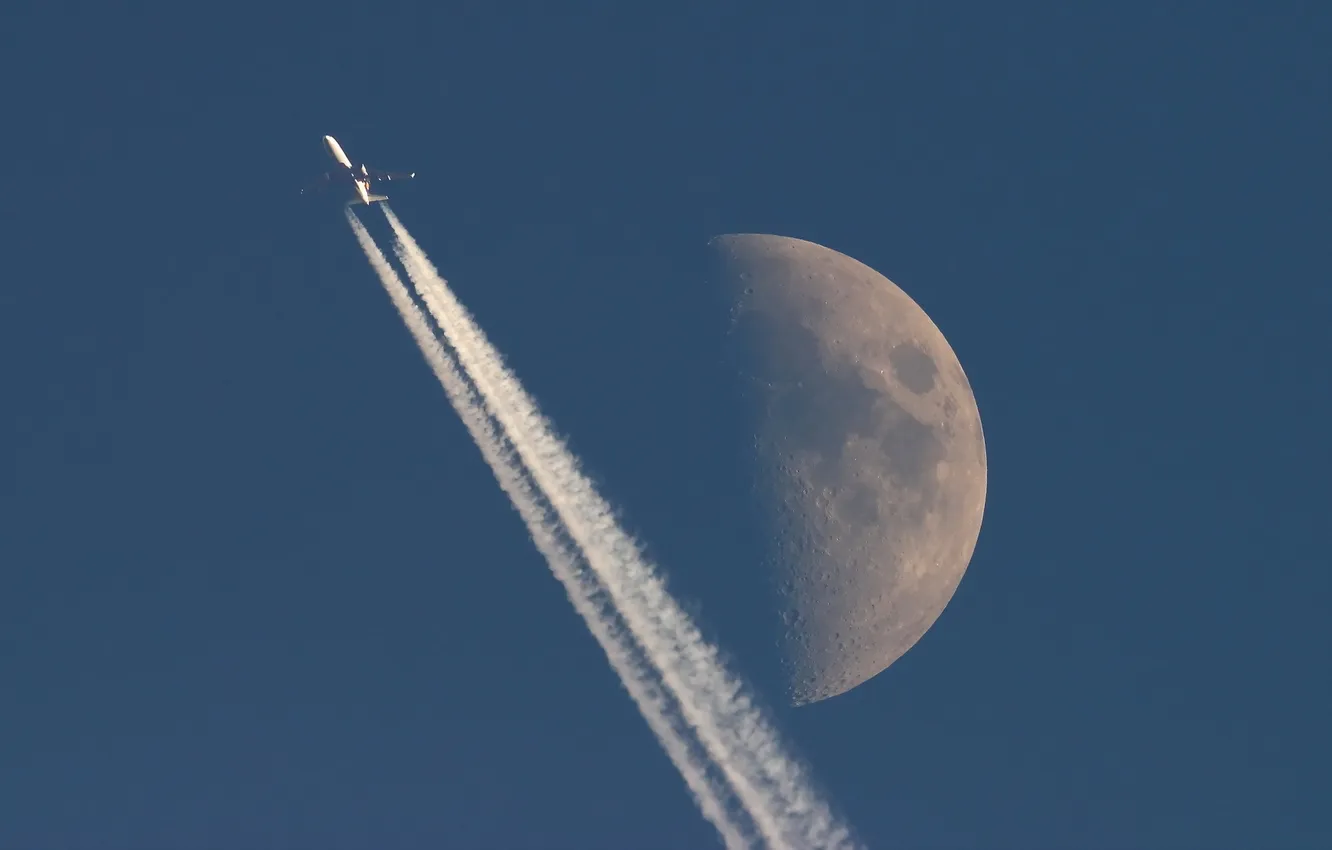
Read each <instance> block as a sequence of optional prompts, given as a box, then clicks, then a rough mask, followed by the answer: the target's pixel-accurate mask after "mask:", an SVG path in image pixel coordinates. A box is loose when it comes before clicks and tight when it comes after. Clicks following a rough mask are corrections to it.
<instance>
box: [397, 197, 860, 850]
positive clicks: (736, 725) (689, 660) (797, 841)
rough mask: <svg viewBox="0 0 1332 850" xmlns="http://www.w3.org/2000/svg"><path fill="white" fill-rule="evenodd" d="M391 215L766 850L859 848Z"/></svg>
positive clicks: (507, 424) (432, 305) (444, 325)
mask: <svg viewBox="0 0 1332 850" xmlns="http://www.w3.org/2000/svg"><path fill="white" fill-rule="evenodd" d="M384 214H385V215H386V216H387V217H388V220H389V224H390V225H391V226H392V227H393V230H394V233H395V234H396V236H397V244H396V246H395V247H396V250H397V253H398V256H399V259H401V260H402V262H403V265H404V267H405V268H406V269H407V274H408V276H409V277H410V278H411V279H412V282H413V283H414V284H415V285H416V289H417V292H418V293H419V294H420V295H421V298H422V300H424V301H425V303H426V306H427V308H428V309H429V310H430V313H431V315H433V316H434V318H435V320H436V321H437V322H438V323H439V325H440V328H441V329H442V330H443V331H444V334H445V337H446V338H447V339H448V341H449V343H450V344H451V345H452V346H453V349H454V351H455V353H456V354H457V357H458V361H459V363H460V364H461V366H462V368H463V370H464V371H465V372H466V374H467V376H468V377H469V378H470V379H471V380H472V383H473V384H474V385H475V387H476V389H477V391H478V392H479V393H480V395H481V396H482V397H483V398H484V399H485V402H486V405H487V407H488V408H489V410H490V412H491V414H492V415H493V416H494V417H495V418H496V419H497V420H498V421H499V423H500V425H501V426H502V427H503V429H504V432H505V435H506V436H507V437H508V439H509V442H510V443H511V444H512V446H513V448H514V450H515V451H516V452H517V453H518V455H519V456H520V457H521V458H522V461H523V463H524V465H525V467H526V469H527V471H528V473H529V474H530V475H531V477H532V480H533V481H534V482H535V483H536V485H537V486H538V487H539V488H540V490H541V491H542V493H543V494H544V495H545V497H546V499H547V501H548V503H549V505H550V507H551V508H552V509H554V511H555V512H556V513H557V514H558V516H559V518H560V520H561V521H562V523H563V525H564V527H565V529H566V530H567V531H568V533H569V535H570V536H571V537H572V538H573V540H574V542H575V543H576V544H577V546H578V548H579V549H580V551H581V554H582V555H583V557H584V558H585V559H586V561H587V563H588V564H589V565H590V566H591V567H592V569H593V571H594V572H595V573H596V575H597V578H598V579H599V581H600V583H601V585H602V587H603V588H604V589H605V590H606V591H607V593H608V594H609V595H610V597H611V599H612V601H613V603H614V605H615V610H616V612H617V613H618V614H619V616H620V617H621V618H622V619H623V622H624V624H625V625H626V626H627V627H628V628H629V630H630V632H632V634H633V637H634V639H635V640H636V641H637V644H638V646H639V647H640V648H641V649H642V651H643V652H644V654H645V655H646V656H647V657H648V659H649V660H650V661H651V662H652V663H653V664H654V665H655V666H656V668H657V670H658V671H659V673H660V675H661V680H662V684H663V685H664V686H665V687H666V688H667V690H669V691H670V693H671V694H672V695H673V696H674V698H675V701H676V703H677V704H678V706H679V708H680V711H681V713H682V714H683V715H684V718H685V720H686V721H687V722H688V723H689V725H690V726H691V727H692V728H693V730H694V731H695V733H696V735H697V736H698V741H699V742H700V743H701V744H702V745H703V746H704V747H705V748H706V749H707V750H708V752H709V754H710V755H711V756H712V760H713V762H714V764H715V765H716V766H717V767H718V768H719V769H720V770H721V771H722V773H723V774H724V775H725V777H726V779H727V781H728V783H729V784H730V786H731V788H732V790H733V791H734V792H735V794H736V796H737V797H738V798H739V799H740V801H741V803H742V804H743V805H744V807H745V810H746V812H747V813H748V814H749V816H750V817H751V818H752V819H753V821H754V824H755V826H756V827H757V829H758V831H759V832H760V833H761V834H762V836H763V838H764V839H765V840H766V842H767V844H768V845H769V846H770V847H773V848H847V850H849V848H853V847H855V846H856V845H855V842H854V841H853V839H852V838H851V836H850V832H849V830H848V829H847V828H846V827H844V826H843V825H841V824H840V823H839V822H838V821H837V819H836V818H835V817H834V816H833V814H832V812H831V811H830V809H829V807H828V805H827V804H826V803H825V802H823V801H822V800H821V799H819V797H818V794H817V793H816V792H815V790H814V788H813V785H812V783H811V782H810V780H809V779H808V778H807V777H806V776H805V774H804V770H803V769H802V767H801V766H800V764H799V763H798V762H796V761H795V759H793V758H792V757H791V756H789V755H788V754H787V753H786V752H785V751H784V749H783V747H782V746H781V743H780V740H779V738H778V735H777V733H776V730H774V729H773V728H772V727H771V726H770V725H769V724H768V722H767V721H766V719H765V718H764V717H763V715H762V713H761V711H760V710H759V709H758V707H757V706H756V705H754V703H753V701H752V700H751V698H750V697H749V695H748V694H747V693H746V691H745V688H744V686H743V685H742V683H741V682H740V681H739V680H738V679H737V678H736V677H735V676H733V675H732V674H731V673H730V672H729V671H728V670H727V669H726V667H725V665H724V664H723V662H722V660H721V658H720V657H719V654H718V651H717V649H716V648H715V647H713V646H712V645H711V644H709V643H708V642H707V641H706V640H705V639H704V638H703V636H702V635H701V634H700V633H699V631H698V629H697V627H696V626H695V625H694V624H693V622H692V621H691V620H690V619H689V617H688V615H687V614H686V613H685V612H684V610H683V609H681V608H680V606H679V605H678V604H677V603H676V602H675V600H674V599H673V598H672V597H671V596H670V594H669V593H668V592H667V590H666V587H665V584H664V582H663V581H662V579H661V578H660V576H659V575H658V574H657V570H656V568H655V567H654V566H653V565H652V564H651V563H649V562H648V561H647V559H646V558H645V557H644V556H643V555H642V553H641V552H640V551H639V548H638V545H637V544H636V543H635V542H634V541H633V540H632V539H631V538H630V537H629V535H628V534H627V533H625V532H624V531H623V530H622V529H621V528H620V527H619V525H618V524H617V523H616V521H615V517H614V512H613V511H612V510H611V508H610V506H609V505H608V504H606V502H605V501H604V500H603V499H602V498H601V496H600V495H599V494H598V493H597V492H596V490H595V488H594V487H593V485H592V483H591V482H590V481H589V480H588V479H587V477H586V476H585V475H583V473H582V472H581V471H580V470H579V468H578V464H577V461H576V460H575V458H574V456H573V454H572V453H571V452H570V451H569V450H568V449H567V448H566V447H565V446H564V444H563V442H562V441H561V440H560V439H559V438H558V437H557V436H556V435H555V434H554V432H553V429H552V428H551V426H550V425H549V423H548V422H547V421H546V420H545V419H544V417H543V416H542V415H541V413H540V412H539V410H538V409H537V406H536V404H535V402H533V401H532V399H531V398H530V397H529V396H528V395H527V393H526V391H525V390H524V389H523V387H522V385H521V384H520V383H519V382H518V379H517V378H516V377H515V376H514V375H513V373H512V372H510V371H509V369H508V368H507V367H506V366H505V365H504V362H503V359H502V358H501V356H500V355H499V353H498V352H497V351H496V350H495V349H494V347H493V346H491V345H490V343H489V341H488V340H487V339H486V338H485V335H484V333H483V332H482V331H481V329H480V328H479V327H478V326H477V325H476V323H475V322H474V321H473V320H472V318H471V316H470V315H469V314H468V312H467V310H466V309H465V308H464V307H463V306H462V305H461V304H460V303H459V302H458V300H457V298H455V297H454V295H453V293H452V292H451V291H450V289H449V288H448V285H447V284H446V283H445V281H444V279H443V278H442V277H441V276H440V275H439V273H438V271H436V270H435V268H434V267H433V266H432V265H431V264H430V261H429V259H428V258H427V257H426V255H425V253H424V252H423V251H422V250H421V248H420V247H419V246H418V245H417V244H416V242H415V240H413V239H412V237H411V234H410V233H408V232H407V230H406V228H404V227H403V226H402V223H401V222H400V221H398V219H397V217H396V216H394V215H393V212H392V211H391V210H390V209H388V207H387V206H384Z"/></svg>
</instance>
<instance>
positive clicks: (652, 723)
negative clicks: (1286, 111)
mask: <svg viewBox="0 0 1332 850" xmlns="http://www.w3.org/2000/svg"><path fill="white" fill-rule="evenodd" d="M347 222H348V223H349V224H350V225H351V228H352V231H353V232H354V233H355V234H356V240H357V241H358V242H360V244H361V249H362V250H363V251H365V256H366V259H368V260H369V261H370V265H371V267H373V268H374V270H375V273H376V274H377V275H378V276H379V280H380V282H381V283H382V284H383V286H384V290H385V291H386V292H387V293H388V296H389V299H390V300H391V301H392V302H393V306H395V307H396V308H397V309H398V313H399V314H400V315H401V316H402V320H403V323H404V324H406V325H407V328H408V329H409V330H410V331H411V334H412V336H413V337H414V338H415V340H416V344H417V345H418V346H419V347H420V349H421V353H422V355H424V356H425V359H426V362H427V363H429V365H430V368H431V369H432V370H433V371H434V373H435V377H436V378H438V379H439V382H440V384H441V385H443V387H444V391H445V393H446V394H447V395H448V397H449V401H450V402H452V404H453V407H454V409H455V410H456V411H457V412H458V415H459V417H460V418H461V419H462V421H463V424H464V425H465V426H466V427H467V430H468V431H469V432H470V433H471V435H472V439H473V440H475V441H476V444H477V447H478V448H480V450H481V454H482V456H483V457H484V458H485V460H486V463H487V464H489V465H490V468H491V470H492V471H493V472H494V474H495V478H496V480H498V481H499V484H500V487H501V488H502V489H503V490H504V492H505V493H506V494H507V495H508V496H509V499H510V500H511V501H512V502H513V504H514V507H515V509H516V510H517V511H518V514H519V515H520V516H521V517H522V519H523V522H524V523H525V524H526V525H527V528H528V531H529V533H531V535H532V540H533V541H534V542H535V543H536V546H537V549H538V550H539V551H540V552H541V554H542V555H544V556H545V558H546V561H547V562H548V563H549V564H550V568H551V572H553V573H554V574H555V577H556V578H557V579H559V581H560V583H561V584H563V585H564V587H565V590H566V591H567V592H568V595H569V599H570V600H571V601H572V602H573V605H574V608H575V609H577V611H578V613H579V614H581V615H582V617H583V619H584V620H585V621H586V622H587V625H588V628H589V629H590V630H591V632H592V634H593V636H594V637H595V638H596V639H597V642H598V643H600V644H601V647H602V649H603V651H605V653H606V656H607V657H608V658H609V659H610V663H611V667H612V668H614V670H615V672H616V673H618V674H619V676H620V680H621V681H622V682H623V683H624V687H625V690H627V691H628V692H629V695H630V696H631V697H632V698H633V700H634V702H635V703H636V704H637V705H638V708H639V711H640V712H641V713H642V715H643V717H644V718H645V719H646V720H647V723H648V726H649V727H650V728H651V729H652V731H653V732H654V733H655V734H656V736H657V739H658V740H659V741H660V742H661V745H662V749H664V750H665V751H666V754H667V756H668V757H669V758H670V759H671V761H672V762H673V763H674V764H675V767H676V769H677V770H679V771H680V773H681V775H683V776H684V778H685V782H686V783H687V784H688V785H689V788H690V790H691V791H692V792H693V795H694V800H695V802H696V803H697V804H698V807H699V809H700V810H702V812H703V815H704V817H706V818H707V819H708V820H709V821H710V822H711V823H712V824H713V825H714V826H715V827H716V828H717V831H718V832H719V833H721V836H722V840H723V841H724V842H725V844H726V846H727V847H728V848H730V849H731V850H743V848H749V847H752V846H753V841H752V839H751V838H750V836H749V835H747V830H746V828H745V827H744V826H743V825H741V824H738V823H736V820H735V815H734V814H733V813H732V812H731V811H729V809H728V807H727V806H726V804H725V802H724V801H725V800H727V799H729V794H728V793H727V791H726V789H725V788H724V786H722V785H721V783H720V782H719V781H718V780H717V779H716V778H715V777H713V776H712V775H710V770H709V768H710V765H709V763H708V762H707V761H706V757H705V756H704V755H703V754H702V753H700V752H698V746H697V744H696V742H694V741H693V740H692V736H690V734H689V732H688V731H687V730H686V729H683V728H681V726H680V724H679V721H678V720H677V719H676V717H677V712H675V711H673V710H672V705H671V702H672V701H671V699H670V697H668V696H667V695H666V694H663V693H662V692H661V690H660V688H659V687H658V683H657V682H656V681H655V675H654V673H653V671H652V669H651V668H650V667H649V666H648V665H647V664H646V663H645V662H644V661H643V659H642V658H641V657H639V654H640V652H641V650H640V649H639V647H638V646H637V645H636V644H635V643H634V641H633V638H632V637H630V636H629V635H627V634H625V633H624V628H623V626H622V625H621V624H620V623H619V622H618V621H617V619H616V616H615V614H614V613H613V611H607V610H606V606H607V601H606V600H605V594H604V592H603V590H602V588H601V587H600V586H599V585H598V584H597V582H596V579H595V578H594V577H593V576H591V575H589V574H588V573H587V571H586V570H584V569H582V565H581V563H580V562H581V559H580V558H579V557H578V556H577V555H576V554H574V553H573V552H571V551H570V550H569V547H568V545H567V544H566V543H565V542H564V541H563V540H562V539H561V534H560V533H559V531H560V529H559V525H558V522H557V521H556V520H555V519H554V518H553V517H551V516H549V513H548V511H547V510H546V509H545V507H544V506H543V505H542V501H541V499H540V498H539V497H538V496H537V494H536V493H535V492H534V491H533V489H532V485H531V483H529V481H528V480H527V478H526V476H525V475H524V474H523V473H524V470H523V467H522V465H521V462H520V461H519V460H518V458H517V457H515V456H514V453H513V450H512V449H511V448H510V447H509V446H508V445H506V444H505V442H504V440H503V439H502V438H501V437H500V435H499V434H498V433H497V432H496V430H495V425H494V423H493V422H492V421H491V419H490V416H489V415H488V414H487V412H486V410H485V408H484V406H483V404H482V403H481V401H480V400H479V399H477V398H476V395H475V393H474V392H473V391H472V388H471V387H469V386H467V383H466V381H465V380H464V379H463V376H462V375H461V374H460V373H459V371H458V367H457V365H456V364H455V362H454V360H453V358H452V357H451V356H450V354H449V352H448V351H447V350H446V349H445V348H444V346H443V345H441V343H440V341H439V340H438V339H437V338H436V337H435V334H434V332H433V331H432V330H431V328H430V325H429V322H428V320H427V319H426V317H425V316H424V315H423V314H422V313H421V310H420V308H419V307H417V306H416V303H415V302H414V301H412V297H411V294H410V293H408V291H407V288H406V287H405V286H403V283H402V281H401V280H400V279H399V278H398V275H397V272H395V271H394V270H393V267H392V266H391V265H389V262H388V260H387V258H385V256H384V254H383V252H381V251H380V250H379V247H378V246H377V245H375V243H374V240H373V239H372V238H371V237H370V234H369V233H368V232H367V231H366V229H365V226H364V225H363V224H361V221H360V219H358V218H357V217H356V216H355V215H354V214H353V213H352V212H351V210H347Z"/></svg>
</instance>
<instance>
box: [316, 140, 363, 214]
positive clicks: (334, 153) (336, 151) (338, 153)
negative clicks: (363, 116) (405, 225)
mask: <svg viewBox="0 0 1332 850" xmlns="http://www.w3.org/2000/svg"><path fill="white" fill-rule="evenodd" d="M324 149H325V150H326V151H328V155H329V156H330V157H332V159H333V161H334V162H336V163H337V164H338V165H341V166H342V167H343V168H345V169H346V172H345V173H346V177H347V179H349V180H351V183H352V185H353V186H354V187H355V188H356V194H357V195H359V196H360V198H361V203H363V204H367V205H368V204H369V203H370V177H369V176H368V175H367V174H366V169H365V166H364V165H362V166H361V171H360V173H359V174H358V173H357V172H356V168H355V167H354V166H353V165H352V164H351V160H350V159H348V158H347V154H346V153H344V152H343V150H342V145H340V144H338V140H337V139H335V138H333V137H332V136H325V137H324Z"/></svg>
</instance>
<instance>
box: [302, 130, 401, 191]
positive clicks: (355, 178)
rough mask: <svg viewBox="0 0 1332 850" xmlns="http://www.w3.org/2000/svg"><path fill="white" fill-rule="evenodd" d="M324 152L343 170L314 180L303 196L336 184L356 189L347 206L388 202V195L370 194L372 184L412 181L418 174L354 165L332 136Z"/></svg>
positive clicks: (325, 138)
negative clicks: (372, 182)
mask: <svg viewBox="0 0 1332 850" xmlns="http://www.w3.org/2000/svg"><path fill="white" fill-rule="evenodd" d="M324 150H325V151H327V152H328V155H329V156H330V157H332V159H333V161H334V162H336V163H337V164H338V165H339V166H341V168H335V169H333V170H332V171H327V172H325V173H323V174H321V175H319V176H318V177H316V178H315V179H314V181H313V182H312V183H311V184H310V185H309V186H306V187H305V188H304V189H302V190H301V194H309V193H311V192H317V191H319V190H321V189H326V188H328V186H329V185H330V184H333V183H336V184H338V185H341V186H345V187H346V188H348V189H354V190H355V192H356V194H355V196H354V197H353V198H352V199H351V200H349V201H347V205H348V206H351V205H352V204H370V203H373V202H374V201H387V200H388V195H372V194H371V193H370V183H371V181H375V182H381V181H384V182H387V181H392V180H410V179H412V178H413V177H415V176H416V172H415V171H413V172H410V173H407V172H403V171H380V170H379V169H378V168H371V167H370V166H368V165H366V164H364V163H362V164H361V165H360V166H359V167H357V166H354V165H352V163H351V160H350V159H348V158H347V154H345V153H343V152H342V145H340V144H338V140H337V139H335V138H333V137H332V136H325V137H324Z"/></svg>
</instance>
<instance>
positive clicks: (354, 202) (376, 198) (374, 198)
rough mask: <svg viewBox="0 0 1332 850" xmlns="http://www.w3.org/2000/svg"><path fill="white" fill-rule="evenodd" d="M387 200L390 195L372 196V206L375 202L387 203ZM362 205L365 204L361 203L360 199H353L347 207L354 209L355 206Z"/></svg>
mask: <svg viewBox="0 0 1332 850" xmlns="http://www.w3.org/2000/svg"><path fill="white" fill-rule="evenodd" d="M387 200H388V195H371V196H370V203H372V204H373V203H374V202H375V201H387ZM360 203H363V202H362V201H361V199H360V198H352V199H351V200H350V201H348V202H347V206H349V207H354V206H356V205H357V204H360Z"/></svg>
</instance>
